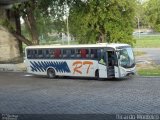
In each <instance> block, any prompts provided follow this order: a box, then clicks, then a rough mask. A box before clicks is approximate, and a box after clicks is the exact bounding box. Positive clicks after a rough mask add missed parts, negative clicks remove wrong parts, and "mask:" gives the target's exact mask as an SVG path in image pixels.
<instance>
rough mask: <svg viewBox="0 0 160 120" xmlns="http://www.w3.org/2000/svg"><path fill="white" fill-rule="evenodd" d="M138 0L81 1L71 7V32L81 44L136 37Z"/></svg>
mask: <svg viewBox="0 0 160 120" xmlns="http://www.w3.org/2000/svg"><path fill="white" fill-rule="evenodd" d="M134 6H135V0H130V1H128V0H88V1H81V0H78V1H76V2H75V4H74V5H73V6H71V8H70V15H69V25H70V32H71V33H72V34H73V35H74V36H75V37H76V39H78V40H79V42H80V43H95V42H97V41H99V42H124V43H129V44H133V42H134V40H133V39H132V32H133V21H134V16H135V14H134Z"/></svg>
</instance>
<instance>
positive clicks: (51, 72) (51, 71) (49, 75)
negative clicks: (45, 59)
mask: <svg viewBox="0 0 160 120" xmlns="http://www.w3.org/2000/svg"><path fill="white" fill-rule="evenodd" d="M47 76H48V78H50V79H52V78H55V77H56V73H55V71H54V69H52V68H50V69H48V70H47Z"/></svg>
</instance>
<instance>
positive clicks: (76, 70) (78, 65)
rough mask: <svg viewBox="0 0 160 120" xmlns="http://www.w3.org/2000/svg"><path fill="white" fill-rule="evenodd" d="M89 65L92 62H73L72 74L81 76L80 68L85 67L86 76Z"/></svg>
mask: <svg viewBox="0 0 160 120" xmlns="http://www.w3.org/2000/svg"><path fill="white" fill-rule="evenodd" d="M91 65H93V62H91V61H83V62H82V61H75V62H74V63H73V64H72V66H73V67H74V68H73V74H75V73H79V74H82V66H87V71H86V73H87V74H88V73H89V70H90V67H91Z"/></svg>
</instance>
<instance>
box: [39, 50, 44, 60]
mask: <svg viewBox="0 0 160 120" xmlns="http://www.w3.org/2000/svg"><path fill="white" fill-rule="evenodd" d="M38 58H43V52H42V49H40V50H38Z"/></svg>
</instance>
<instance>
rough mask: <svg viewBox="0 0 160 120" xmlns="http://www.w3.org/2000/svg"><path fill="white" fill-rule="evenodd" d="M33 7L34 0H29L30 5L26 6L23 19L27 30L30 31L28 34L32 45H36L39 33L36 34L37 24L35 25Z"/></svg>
mask: <svg viewBox="0 0 160 120" xmlns="http://www.w3.org/2000/svg"><path fill="white" fill-rule="evenodd" d="M34 7H35V3H34V0H31V5H30V6H29V7H27V8H26V13H27V15H26V16H25V17H24V20H25V24H26V26H27V28H28V30H29V31H30V34H31V37H32V43H33V44H34V45H37V44H39V39H38V37H39V35H38V30H37V26H36V20H35V17H34V13H33V11H34V9H35V8H34Z"/></svg>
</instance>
